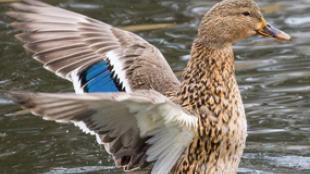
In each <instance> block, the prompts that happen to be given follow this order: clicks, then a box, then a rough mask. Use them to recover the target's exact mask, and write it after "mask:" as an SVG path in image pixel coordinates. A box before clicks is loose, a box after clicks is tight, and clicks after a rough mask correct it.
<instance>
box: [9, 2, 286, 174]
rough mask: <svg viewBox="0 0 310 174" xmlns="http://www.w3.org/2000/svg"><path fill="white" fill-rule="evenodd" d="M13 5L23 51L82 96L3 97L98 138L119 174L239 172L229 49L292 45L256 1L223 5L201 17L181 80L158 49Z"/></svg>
mask: <svg viewBox="0 0 310 174" xmlns="http://www.w3.org/2000/svg"><path fill="white" fill-rule="evenodd" d="M10 6H11V7H12V8H13V9H14V10H12V11H10V12H8V13H7V14H8V15H9V16H11V17H13V18H15V19H17V20H19V22H16V23H13V24H12V26H13V27H14V28H16V29H19V30H23V31H24V32H22V33H21V34H18V35H17V36H16V37H17V38H18V39H19V40H21V41H23V42H24V43H25V45H24V46H25V48H26V50H28V51H30V52H32V53H34V55H33V58H34V59H36V60H38V61H39V62H41V63H42V64H44V67H45V68H46V69H48V70H50V71H52V72H54V73H56V75H58V76H60V77H62V78H65V79H67V80H70V81H72V82H73V84H74V89H75V91H76V93H78V94H46V93H23V92H8V93H7V94H6V95H7V96H8V97H9V98H11V99H12V100H13V101H15V102H16V103H18V104H21V105H22V106H23V107H25V108H27V109H29V110H30V111H31V112H32V113H33V114H35V115H38V116H41V117H43V118H44V119H47V120H54V121H57V122H63V123H74V124H75V125H77V126H79V127H80V128H81V129H82V130H83V131H85V132H86V133H90V134H92V135H96V137H97V141H98V143H100V144H103V145H104V147H105V149H106V150H107V151H108V152H109V153H110V154H111V155H112V156H113V159H114V161H115V163H116V165H117V166H118V167H123V168H124V170H125V171H131V170H135V169H139V168H144V167H146V166H147V165H148V164H153V167H152V172H151V173H152V174H165V173H175V174H176V173H178V174H181V173H182V174H190V173H191V174H194V173H206V174H215V173H217V174H232V173H236V171H237V168H238V164H239V162H240V157H241V155H242V152H243V149H244V146H245V141H246V135H247V133H246V130H247V124H246V118H245V114H244V108H243V104H242V100H241V97H240V92H239V89H238V85H237V82H236V78H235V67H234V55H233V49H232V44H233V43H235V42H237V41H239V40H242V39H246V38H248V37H250V36H252V35H256V34H259V35H263V36H267V37H274V38H277V39H281V40H289V39H290V36H289V35H287V34H285V33H284V32H282V31H280V30H278V29H276V28H273V27H272V26H270V25H268V24H267V23H266V21H265V20H264V18H263V15H262V14H261V12H260V10H259V7H258V6H257V4H256V3H255V2H254V1H253V0H224V1H221V2H219V3H217V4H216V5H215V6H214V7H213V8H212V9H211V10H210V11H209V12H208V13H207V14H206V15H205V16H204V18H203V20H202V22H201V25H200V26H199V29H198V37H197V39H195V41H194V43H193V46H192V50H191V59H190V60H189V63H188V65H187V67H186V70H185V73H184V76H183V77H184V80H183V82H179V81H178V79H177V78H176V76H175V75H174V74H173V71H172V70H171V68H170V67H169V65H168V63H167V62H166V60H165V58H164V57H163V55H162V54H161V53H160V51H159V50H158V49H157V48H155V47H154V46H153V45H151V44H150V43H148V42H147V41H145V40H143V39H142V38H141V37H139V36H137V35H135V34H133V33H130V32H127V31H123V30H120V29H118V28H114V27H112V26H111V25H108V24H106V23H103V22H100V21H98V20H95V19H91V18H88V17H85V16H83V15H80V14H77V13H74V12H70V11H67V10H64V9H61V8H57V7H53V6H51V5H48V4H45V3H43V2H40V1H36V0H22V1H21V2H18V3H13V4H11V5H10ZM89 93H91V94H89Z"/></svg>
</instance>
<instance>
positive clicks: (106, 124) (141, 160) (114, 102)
mask: <svg viewBox="0 0 310 174" xmlns="http://www.w3.org/2000/svg"><path fill="white" fill-rule="evenodd" d="M6 96H7V97H8V98H10V99H12V100H13V101H14V102H16V103H18V104H20V105H22V106H23V107H24V108H26V109H29V110H30V111H31V112H32V113H33V114H34V115H37V116H40V117H42V118H43V119H45V120H54V121H56V122H61V123H73V124H75V125H76V126H78V127H80V128H81V129H82V131H83V132H85V133H89V134H91V135H95V136H96V138H97V141H98V143H100V144H103V145H104V147H105V149H106V150H107V152H108V153H110V154H111V155H112V156H113V158H114V160H115V163H116V165H117V166H120V167H124V168H125V169H126V170H133V169H137V168H143V167H145V166H146V164H148V163H154V168H153V170H152V174H168V173H169V171H170V170H171V169H172V167H173V166H174V164H175V163H176V161H177V159H178V158H179V157H180V155H181V154H182V153H183V151H184V150H185V149H186V148H187V146H188V145H189V144H190V142H191V141H192V139H193V137H194V136H195V134H196V133H195V131H194V130H195V129H196V128H197V126H198V125H197V124H198V119H197V118H196V117H194V116H192V115H191V114H189V113H187V112H186V111H185V110H183V109H182V108H181V107H179V106H177V105H176V104H174V103H172V102H171V101H170V100H169V99H168V98H166V97H165V96H163V95H161V94H160V93H158V92H156V91H152V90H150V91H139V90H138V91H135V92H133V93H130V94H128V93H122V92H120V93H105V94H102V93H101V94H99V93H98V94H83V95H76V94H46V93H21V92H8V93H7V94H6ZM115 106H117V107H115ZM168 108H169V110H171V111H169V112H167V111H168V110H167V109H168ZM184 122H186V123H184ZM186 125H188V126H186Z"/></svg>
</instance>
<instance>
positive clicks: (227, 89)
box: [178, 40, 236, 108]
mask: <svg viewBox="0 0 310 174" xmlns="http://www.w3.org/2000/svg"><path fill="white" fill-rule="evenodd" d="M210 45H211V44H207V43H206V42H202V41H200V40H196V41H194V43H193V45H192V50H191V59H190V60H189V62H188V64H187V67H186V70H185V72H184V74H183V79H184V80H183V82H182V84H181V88H180V91H179V92H178V95H179V96H181V102H182V103H183V105H189V106H193V107H194V108H200V107H201V106H203V105H205V103H206V102H207V101H208V100H209V99H210V97H213V98H218V97H225V96H226V95H228V94H229V93H231V92H232V91H231V87H232V85H236V83H235V66H234V54H233V49H232V45H231V44H229V45H228V44H227V45H224V46H222V47H211V46H210ZM215 96H216V97H215Z"/></svg>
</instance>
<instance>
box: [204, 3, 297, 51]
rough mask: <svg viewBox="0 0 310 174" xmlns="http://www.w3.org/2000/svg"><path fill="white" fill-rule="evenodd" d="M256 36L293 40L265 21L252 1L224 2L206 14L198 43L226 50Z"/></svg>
mask: <svg viewBox="0 0 310 174" xmlns="http://www.w3.org/2000/svg"><path fill="white" fill-rule="evenodd" d="M254 35H261V36H264V37H273V38H276V39H278V40H290V38H291V37H290V36H289V35H288V34H286V33H285V32H283V31H281V30H279V29H277V28H275V27H273V26H271V25H270V24H268V23H267V22H266V20H265V19H264V17H263V15H262V12H261V10H260V8H259V7H258V5H257V4H256V3H255V2H254V1H253V0H223V1H221V2H219V3H217V4H216V5H215V6H213V8H211V9H210V10H209V12H207V13H206V14H205V16H204V17H203V19H202V22H201V24H200V26H199V29H198V39H199V40H200V41H202V42H205V43H210V44H211V45H215V46H224V45H227V44H232V43H235V42H237V41H240V40H243V39H246V38H248V37H251V36H254Z"/></svg>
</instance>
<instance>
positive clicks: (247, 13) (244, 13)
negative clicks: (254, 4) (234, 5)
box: [242, 11, 251, 16]
mask: <svg viewBox="0 0 310 174" xmlns="http://www.w3.org/2000/svg"><path fill="white" fill-rule="evenodd" d="M242 15H243V16H251V14H250V12H248V11H246V12H243V13H242Z"/></svg>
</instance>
